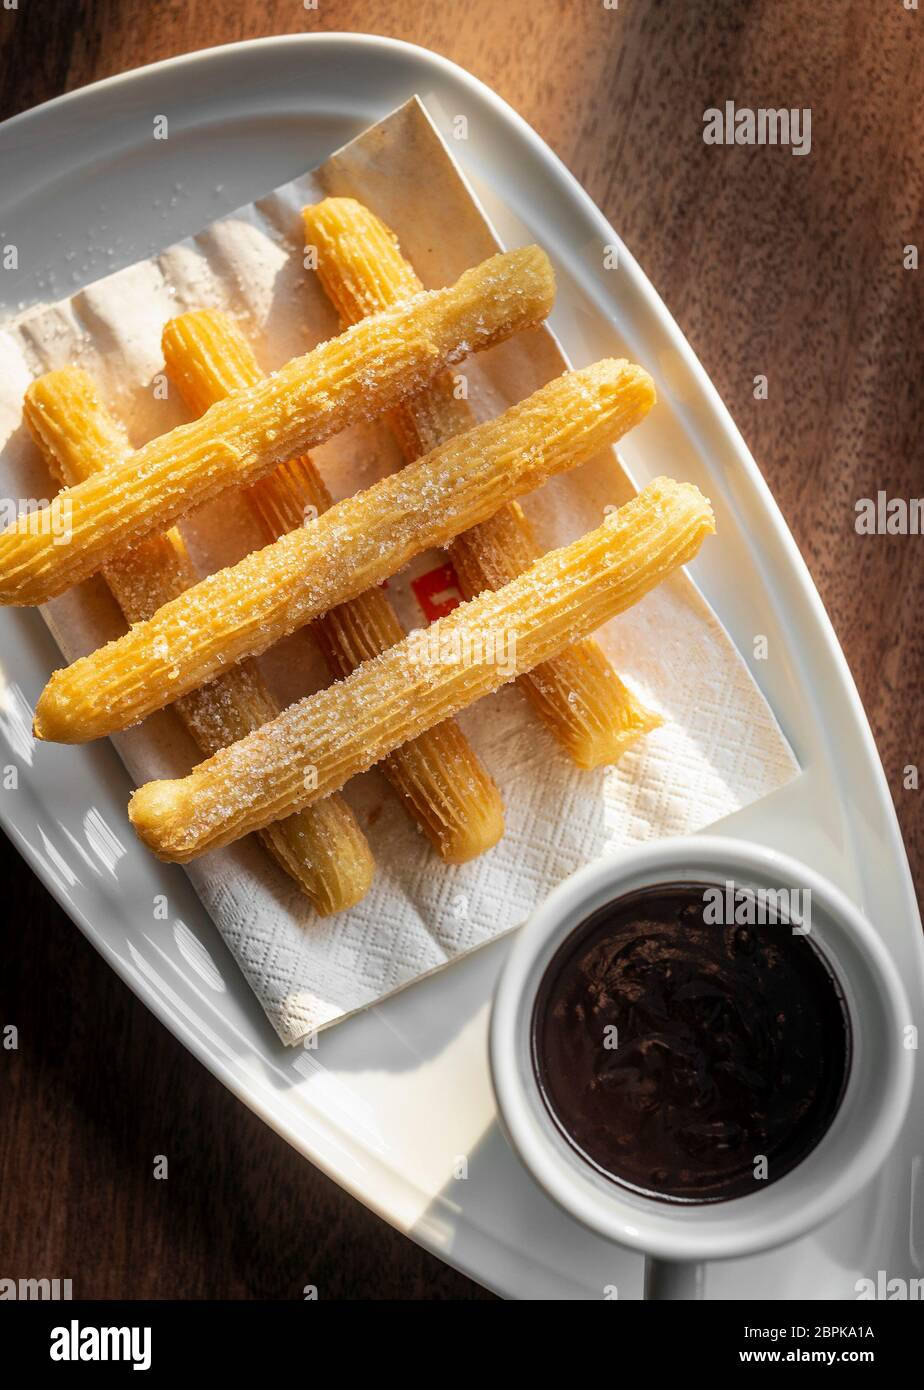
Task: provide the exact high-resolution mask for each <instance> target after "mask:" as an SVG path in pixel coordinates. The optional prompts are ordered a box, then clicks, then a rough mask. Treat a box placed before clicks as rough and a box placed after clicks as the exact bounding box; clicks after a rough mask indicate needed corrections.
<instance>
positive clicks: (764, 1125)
mask: <svg viewBox="0 0 924 1390" xmlns="http://www.w3.org/2000/svg"><path fill="white" fill-rule="evenodd" d="M707 886H708V885H704V884H670V885H661V886H659V887H657V888H653V889H645V890H641V891H639V892H636V893H632V894H630V895H628V896H626V897H623V898H621V899H619V900H618V901H617V902H615V903H612V904H610V905H608V906H607V907H605V908H602V909H601V910H600V911H599V912H597V913H596V914H594V916H592V917H591V918H590V919H588V921H587V922H585V923H584V924H583V925H582V926H580V927H578V928H577V930H576V931H575V932H574V933H572V935H571V936H570V937H569V938H568V940H567V941H566V942H565V943H564V944H563V945H562V947H561V948H560V950H559V951H558V953H557V955H556V956H555V958H554V959H553V961H552V962H551V964H550V966H549V969H548V971H547V972H546V976H545V978H544V980H543V982H542V985H541V986H540V990H539V994H538V997H537V1001H536V1008H535V1012H534V1018H533V1056H534V1064H535V1068H536V1073H537V1076H538V1079H539V1083H540V1086H541V1089H542V1092H543V1095H544V1097H545V1101H546V1104H547V1105H548V1108H549V1110H550V1112H551V1114H552V1116H553V1118H554V1119H555V1120H556V1122H557V1124H558V1125H559V1127H560V1128H561V1130H562V1131H563V1133H564V1134H565V1135H566V1137H567V1138H568V1139H569V1141H570V1142H571V1143H572V1144H573V1145H574V1147H575V1148H577V1149H578V1151H579V1152H580V1153H581V1154H582V1155H583V1156H584V1157H585V1158H586V1159H587V1160H588V1161H590V1162H591V1163H592V1164H594V1165H595V1166H596V1167H597V1168H599V1169H601V1170H602V1171H603V1172H604V1173H606V1174H607V1175H608V1176H610V1177H612V1178H613V1179H615V1180H616V1181H618V1182H621V1183H623V1184H625V1185H627V1186H630V1187H632V1188H634V1189H637V1190H640V1191H643V1192H645V1193H647V1194H649V1195H651V1196H655V1197H661V1198H664V1199H668V1200H677V1201H697V1202H706V1201H719V1200H723V1199H728V1198H731V1197H738V1196H743V1195H744V1194H746V1193H748V1192H751V1191H754V1190H756V1189H759V1188H761V1187H763V1186H765V1185H766V1183H767V1182H772V1181H774V1180H775V1179H777V1178H780V1177H782V1176H783V1174H784V1173H786V1172H788V1171H789V1170H790V1169H791V1168H792V1167H794V1165H795V1164H796V1163H798V1162H799V1161H800V1160H801V1159H802V1158H804V1157H805V1155H806V1154H807V1153H809V1152H810V1151H811V1150H812V1149H813V1148H814V1147H815V1145H816V1144H817V1143H818V1141H819V1140H820V1139H821V1137H822V1135H823V1134H824V1132H825V1130H826V1129H827V1128H828V1126H829V1125H830V1123H831V1120H832V1119H833V1117H834V1114H835V1112H836V1110H837V1107H838V1104H839V1102H840V1097H841V1094H842V1092H843V1088H844V1084H845V1080H846V1075H847V1070H848V1066H849V1056H850V1031H849V1021H848V1018H847V1013H846V1009H845V1006H844V1002H843V998H842V995H841V993H840V989H839V987H838V986H837V984H836V982H835V980H834V977H833V976H832V974H831V972H830V970H829V968H828V966H827V964H826V962H825V961H824V959H823V958H822V956H821V954H820V952H819V951H818V950H817V949H816V948H815V946H814V945H813V944H812V940H811V936H810V935H803V934H796V935H794V934H793V930H792V927H791V926H790V925H789V924H788V923H787V922H768V923H766V924H765V925H759V924H758V925H740V924H738V923H735V922H729V923H727V924H726V923H722V924H713V923H711V922H709V921H707V920H705V917H704V893H705V891H706V888H707ZM613 1030H615V1032H614V1031H613ZM614 1043H615V1046H614V1045H613V1044H614ZM761 1156H763V1158H764V1159H765V1162H764V1163H761V1161H760V1159H761ZM762 1173H763V1174H765V1176H760V1174H762Z"/></svg>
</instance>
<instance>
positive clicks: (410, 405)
mask: <svg viewBox="0 0 924 1390" xmlns="http://www.w3.org/2000/svg"><path fill="white" fill-rule="evenodd" d="M303 218H304V222H305V232H306V237H307V239H308V241H310V242H311V243H312V244H313V245H314V246H315V248H316V250H317V256H318V267H317V269H318V275H319V277H320V279H321V283H322V284H323V285H324V288H325V290H326V291H327V294H328V295H329V297H330V299H331V301H332V302H333V304H334V306H335V308H336V309H337V311H338V313H339V314H340V317H341V319H342V321H343V323H344V325H345V326H347V325H350V324H353V323H357V322H359V321H360V320H361V319H363V318H365V317H366V316H367V315H369V314H375V313H379V312H381V311H382V310H383V309H388V308H391V307H392V306H393V305H395V304H400V303H401V302H402V301H403V300H406V299H408V298H410V297H411V296H412V295H414V294H418V293H419V292H420V291H421V290H422V289H423V284H422V283H421V281H420V279H419V278H418V276H417V273H416V272H415V270H414V268H413V266H412V265H411V264H410V263H409V262H408V261H407V260H405V258H404V256H403V255H402V253H401V248H400V246H399V245H398V239H397V237H396V236H395V234H394V232H392V231H391V229H390V228H389V227H387V226H386V225H385V224H384V223H383V222H382V221H381V220H380V219H379V218H378V217H376V216H375V214H374V213H373V212H371V211H370V209H369V208H367V207H365V206H364V205H363V204H362V203H358V202H357V201H356V200H355V199H354V198H325V199H324V200H323V202H320V203H316V204H314V205H312V206H311V207H306V208H305V209H304V212H303ZM389 422H390V424H391V426H392V429H393V431H394V433H395V435H396V436H397V439H398V442H399V443H400V445H401V448H402V451H403V453H404V456H405V458H406V459H407V460H408V461H410V460H412V459H415V458H419V457H420V455H421V454H425V453H428V452H429V451H430V450H431V449H435V448H436V447H437V446H438V445H440V444H443V443H445V441H446V440H447V439H451V438H452V437H453V435H456V434H461V433H462V432H463V431H465V430H467V429H470V428H471V427H472V425H473V424H474V423H475V416H474V413H473V411H472V409H471V407H470V406H469V404H468V401H467V400H466V399H465V397H464V396H461V395H460V394H459V391H458V383H457V382H456V381H455V380H454V379H453V377H452V376H451V375H450V374H449V373H448V372H440V373H439V374H438V375H437V376H436V377H434V379H433V381H432V382H431V383H430V385H429V386H428V387H425V388H424V390H423V391H421V392H420V393H419V394H417V395H415V396H408V397H407V398H406V399H405V400H403V401H402V402H401V403H400V405H398V406H397V407H396V408H395V409H394V410H393V411H392V412H391V413H390V415H389ZM449 554H450V558H451V559H452V562H453V565H454V568H455V571H456V574H457V576H458V579H459V583H460V586H461V588H462V592H463V593H464V594H465V596H466V598H474V597H475V595H477V594H480V593H481V592H482V590H483V589H486V588H491V589H498V588H500V587H501V585H503V584H506V583H508V582H509V581H510V580H511V579H514V578H515V577H516V576H517V575H518V574H522V572H523V570H525V569H527V568H528V567H529V565H531V564H532V563H533V561H534V560H535V559H536V558H537V557H538V555H539V554H540V551H539V548H538V546H537V545H536V543H535V539H534V537H533V535H532V532H531V528H530V526H529V523H528V521H527V519H526V516H525V514H524V512H523V509H522V508H521V507H520V505H519V504H518V503H516V502H510V503H507V504H506V505H505V506H503V507H501V509H500V511H499V512H497V513H496V514H495V516H493V517H489V518H488V520H487V521H483V522H482V523H481V524H480V525H479V526H476V527H474V529H473V530H471V531H466V532H465V533H464V534H463V535H461V536H458V537H457V538H456V539H455V541H453V543H452V545H451V546H450V547H449ZM518 684H519V686H520V689H521V690H522V691H523V693H524V695H525V696H526V697H527V699H528V700H529V702H530V704H531V705H532V706H533V708H534V709H535V710H536V712H537V714H538V715H539V716H540V718H541V719H542V720H543V722H544V723H545V724H546V726H547V727H548V728H549V729H550V731H551V732H552V734H553V735H554V736H555V738H556V739H558V741H559V742H560V743H561V744H562V746H563V747H564V748H565V749H566V750H567V752H568V753H569V754H570V755H571V757H572V758H573V759H574V761H575V762H576V763H577V765H578V766H579V767H583V768H592V767H598V766H600V765H601V764H604V763H613V762H616V761H617V760H618V759H619V758H620V757H621V756H622V754H623V753H624V752H625V751H626V749H627V748H629V747H630V746H631V745H632V744H633V743H635V741H636V740H637V739H638V738H640V737H641V735H642V734H645V733H648V732H649V731H650V730H651V729H654V728H657V727H658V725H659V724H660V723H661V722H662V721H661V719H660V716H659V715H657V714H654V713H653V712H652V711H651V710H648V709H646V708H645V706H644V705H643V704H642V703H641V701H640V700H638V699H637V697H636V696H635V695H634V694H633V693H632V692H631V691H630V690H629V689H628V687H627V686H626V685H625V684H624V683H623V682H622V681H621V680H620V679H619V677H618V676H617V674H616V672H615V671H614V670H613V668H612V666H611V665H610V663H609V661H608V660H607V659H606V656H605V655H604V653H603V651H602V650H601V648H600V646H599V644H598V643H597V642H595V641H594V640H593V639H592V638H586V639H585V640H584V641H582V642H575V643H574V644H573V645H572V646H570V647H567V648H565V650H564V651H561V652H559V653H558V655H557V656H555V657H553V658H552V659H551V660H550V661H548V662H544V663H543V664H542V665H540V666H537V667H536V668H535V670H533V671H528V672H525V673H524V674H523V675H522V676H520V678H519V681H518Z"/></svg>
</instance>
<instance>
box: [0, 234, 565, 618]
mask: <svg viewBox="0 0 924 1390" xmlns="http://www.w3.org/2000/svg"><path fill="white" fill-rule="evenodd" d="M554 291H555V282H554V277H553V275H552V269H551V266H550V265H549V260H548V257H547V256H546V255H545V253H544V252H543V251H540V249H539V247H538V246H532V247H526V248H525V249H524V250H522V251H511V252H509V253H508V254H506V255H503V256H493V257H491V259H490V260H487V261H484V262H483V263H482V264H481V265H479V266H475V267H474V268H473V269H472V270H467V271H466V272H465V274H464V275H462V276H461V277H460V278H459V279H458V280H457V281H456V283H455V284H454V285H451V286H449V287H448V288H447V289H444V290H434V291H433V292H432V293H430V294H421V295H417V296H416V297H415V298H414V300H413V301H409V302H408V303H406V304H402V305H399V306H398V307H397V308H395V309H392V310H389V311H388V312H386V313H384V314H374V315H373V316H372V317H371V318H368V319H364V320H363V322H362V323H358V324H356V326H355V327H354V328H351V329H349V330H348V331H347V332H346V333H341V334H340V336H339V337H337V338H331V339H330V341H329V342H326V343H321V345H320V346H319V347H316V348H314V349H313V350H312V351H311V352H308V353H306V354H305V355H304V356H303V357H296V358H293V360H292V361H291V362H289V363H287V364H286V366H284V367H282V368H281V369H280V371H278V372H276V373H274V375H273V376H270V377H267V378H265V380H263V381H260V382H258V383H257V384H256V385H255V386H251V387H249V388H248V389H247V390H245V391H242V392H236V393H235V394H234V395H233V396H229V397H228V398H227V399H226V400H223V401H219V402H218V404H217V405H214V406H212V408H211V410H208V411H206V413H205V415H203V416H202V418H201V419H200V420H196V421H194V422H193V423H192V424H189V425H179V426H178V427H177V428H176V429H173V430H170V431H169V432H168V433H167V434H164V435H161V436H160V438H159V439H153V440H152V441H151V442H150V443H149V444H146V445H145V446H144V448H143V449H139V450H138V452H137V453H135V454H131V455H130V456H129V457H128V458H126V459H124V460H123V461H122V462H121V463H119V464H117V465H116V466H115V467H114V468H110V469H108V470H107V472H106V476H105V477H102V476H99V475H98V474H97V473H94V474H93V475H92V476H91V477H89V478H85V479H84V481H83V482H81V483H77V484H75V486H74V487H71V488H66V489H65V490H64V491H63V492H62V493H60V494H59V496H58V497H57V498H55V500H54V501H53V502H52V503H51V504H50V506H47V507H40V508H38V509H36V510H35V511H33V512H30V513H28V514H26V515H23V516H19V517H17V519H16V520H15V521H14V522H12V523H11V524H10V525H9V526H7V527H6V529H5V530H4V531H3V532H0V603H44V602H45V600H46V599H49V598H53V597H54V595H55V594H60V593H62V592H63V591H64V590H65V589H67V588H69V587H70V586H71V585H72V584H77V583H79V581H80V580H81V579H86V578H87V576H88V575H91V574H94V573H95V572H96V571H97V570H98V569H100V567H101V566H102V565H103V564H104V563H105V561H106V560H109V559H111V558H112V557H113V556H114V555H117V554H119V552H120V551H123V550H125V549H126V548H127V547H128V546H129V545H134V544H135V543H136V542H137V541H139V540H141V539H143V537H145V536H149V535H151V534H153V533H156V532H158V531H164V530H166V528H167V527H168V526H169V525H170V524H171V523H172V522H174V521H176V520H177V519H178V518H179V517H181V516H183V515H184V513H186V512H188V511H190V510H192V508H193V507H197V506H199V505H200V503H203V502H207V501H208V500H209V498H211V497H215V496H217V495H218V493H220V492H222V491H223V490H224V489H225V488H226V487H232V486H244V485H245V484H247V483H252V482H256V480H257V478H259V477H260V476H262V475H263V474H264V473H268V472H269V471H270V469H271V468H273V467H274V466H275V465H276V464H277V463H284V462H285V461H286V459H290V458H295V457H296V456H297V455H298V454H301V453H303V452H304V450H306V449H309V448H311V447H312V446H313V445H315V444H319V443H320V442H321V441H322V440H324V439H327V438H329V437H330V436H331V435H333V434H336V433H337V432H338V431H339V430H342V429H345V428H346V426H347V425H350V424H353V423H355V422H356V421H357V420H362V419H373V418H375V417H376V416H377V415H380V414H381V413H382V411H383V410H388V409H390V408H391V407H392V406H393V405H395V404H397V402H398V400H400V399H401V397H402V396H405V395H407V394H408V393H409V392H412V391H419V390H420V389H421V388H422V387H423V386H424V384H425V383H426V382H427V381H429V380H430V378H431V377H432V376H433V375H434V374H435V373H436V372H437V371H439V369H440V368H441V367H444V366H446V364H447V363H448V362H452V361H455V360H456V359H457V358H459V357H464V356H466V355H467V354H468V353H469V352H470V351H473V350H476V349H480V348H484V347H488V346H489V345H490V344H491V343H495V342H498V341H499V340H500V339H502V338H507V337H509V336H510V335H511V334H512V333H516V332H517V331H518V330H519V329H521V328H525V327H527V326H529V325H530V324H534V323H537V322H538V321H539V320H540V319H542V318H544V317H545V315H546V314H547V313H548V312H549V309H550V308H551V305H552V300H553V297H554ZM62 523H63V525H62Z"/></svg>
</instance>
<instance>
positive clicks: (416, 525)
mask: <svg viewBox="0 0 924 1390" xmlns="http://www.w3.org/2000/svg"><path fill="white" fill-rule="evenodd" d="M364 322H371V320H364ZM361 326H362V325H357V327H361ZM653 399H654V387H653V384H652V381H651V378H650V377H649V375H648V373H647V372H645V371H643V370H642V368H641V367H636V366H633V365H632V364H631V363H628V362H625V361H611V360H605V361H602V362H598V363H596V364H595V365H594V366H592V367H586V368H584V369H582V370H581V371H577V372H568V373H565V375H564V376H561V377H558V378H557V379H556V380H555V381H552V382H549V383H548V385H546V386H544V387H542V388H541V390H539V391H536V392H535V393H534V394H533V395H532V396H530V397H529V398H528V399H527V400H525V401H522V402H521V403H520V404H519V405H515V406H512V407H511V408H510V409H509V410H507V411H505V412H504V414H503V415H501V416H499V417H498V418H497V419H496V420H489V421H487V422H486V423H485V424H483V425H478V426H476V428H474V429H472V430H469V431H467V432H466V433H465V434H462V435H458V436H457V437H456V438H454V439H451V440H449V441H448V442H447V443H446V444H444V445H441V446H440V448H438V449H435V450H433V451H432V452H431V453H429V454H427V455H425V456H424V457H423V458H422V459H419V460H418V461H417V462H416V463H411V464H408V465H407V467H406V468H404V469H402V470H401V471H400V472H398V473H395V474H392V475H391V476H389V477H387V478H383V479H381V481H380V482H378V483H376V484H374V486H372V487H370V488H368V489H367V490H366V491H365V492H362V493H360V494H358V495H357V496H356V497H351V498H347V499H346V500H344V501H342V502H339V503H337V504H336V505H335V506H333V507H331V508H330V510H329V511H327V512H325V513H323V515H321V516H319V517H318V519H317V520H316V521H314V522H313V523H312V524H311V525H310V526H305V527H302V528H301V529H300V530H299V531H293V532H291V533H290V534H289V535H287V536H283V537H282V538H281V539H280V540H278V541H276V542H275V543H274V544H273V545H270V546H267V547H266V548H265V549H263V550H261V551H257V552H256V553H254V554H252V555H249V556H247V557H246V559H244V560H241V561H240V562H239V563H238V564H237V565H233V566H230V567H229V568H228V569H224V570H220V571H219V572H218V573H217V574H213V575H210V576H209V577H208V578H207V579H205V580H203V581H202V582H201V583H199V584H197V585H196V586H195V587H194V588H192V589H190V590H188V591H187V592H186V593H185V594H182V595H181V596H180V597H179V598H176V599H174V600H173V601H172V602H171V603H168V604H166V605H165V606H164V607H163V608H161V609H160V610H159V611H158V612H157V613H156V614H155V615H154V616H153V617H152V618H150V619H148V621H147V622H144V623H138V624H136V625H135V626H134V627H133V628H132V629H131V631H129V632H128V633H126V634H125V636H124V637H121V638H119V639H117V640H116V641H114V642H110V643H109V644H108V645H107V646H105V647H102V648H100V650H99V651H97V652H94V653H93V654H92V655H90V656H87V657H83V658H82V659H81V660H80V661H76V662H74V664H73V665H72V666H69V667H66V668H65V669H64V670H61V671H57V672H56V673H55V675H54V676H53V677H52V678H51V680H50V681H49V683H48V685H47V686H46V687H45V690H44V691H43V692H42V695H41V697H40V699H39V702H38V706H37V708H36V714H35V732H36V735H37V737H39V738H46V739H55V740H58V741H59V742H65V743H68V742H71V743H75V742H81V741H83V740H85V739H90V738H98V737H100V736H102V735H103V734H108V733H112V732H113V731H115V730H117V729H122V728H125V727H126V726H128V725H129V724H133V723H136V722H137V721H138V720H140V719H143V718H144V716H145V715H147V714H150V713H151V712H152V711H153V710H155V709H159V708H161V707H162V706H163V705H165V704H168V703H170V701H172V700H174V699H177V698H178V697H179V696H180V695H183V694H186V693H187V691H189V690H192V689H195V688H196V686H198V685H202V684H204V683H205V682H206V681H207V680H210V679H211V678H212V676H213V675H215V674H216V673H217V672H218V671H219V670H221V669H222V668H223V667H226V666H227V665H230V664H233V663H234V662H237V661H240V660H241V659H242V658H243V657H245V656H251V655H255V654H257V653H259V652H261V651H265V650H266V648H267V647H269V646H270V645H271V644H272V643H273V642H275V641H277V640H278V639H279V638H281V637H283V636H285V635H286V634H287V633H289V632H292V631H294V629H295V628H297V627H301V626H303V625H304V624H305V623H308V622H310V621H311V620H312V619H314V618H316V617H318V616H320V614H322V613H324V612H327V611H328V610H329V609H330V608H332V607H334V606H335V605H336V604H338V603H342V602H344V601H345V600H347V599H351V598H354V597H356V595H357V594H360V593H362V592H363V590H365V589H368V588H371V587H372V586H373V585H375V584H377V583H379V582H380V581H381V580H382V579H384V578H385V577H386V576H388V575H390V574H394V573H395V572H396V570H398V569H400V568H401V566H402V565H403V564H405V563H406V562H407V561H408V560H409V559H411V558H412V556H414V555H415V554H418V553H419V552H420V551H421V550H425V549H427V548H428V547H429V546H432V545H442V544H445V543H446V542H447V541H450V540H452V539H453V538H454V537H455V536H457V535H459V534H460V532H462V531H464V530H467V529H468V528H469V527H471V526H473V525H474V524H476V523H477V522H479V521H482V520H484V519H486V518H487V517H489V516H492V515H493V514H494V513H495V512H496V511H497V509H498V507H499V506H500V505H501V503H502V502H504V501H505V500H506V499H507V498H509V497H511V496H514V497H515V496H519V495H520V494H522V493H524V492H528V491H529V490H530V489H532V488H534V487H537V486H538V485H539V483H541V482H543V481H544V480H545V479H546V478H547V477H550V476H551V475H552V474H554V473H558V472H562V471H564V470H565V469H568V468H572V467H574V466H576V465H577V464H579V463H581V462H583V461H584V460H585V459H586V458H589V457H590V456H591V455H592V454H594V453H595V452H596V450H597V449H599V448H600V447H602V445H604V444H606V443H611V442H612V441H613V440H614V439H617V438H618V437H619V436H620V435H622V434H623V433H624V432H625V431H626V430H628V429H630V428H631V427H632V426H633V425H634V424H636V423H637V422H638V421H639V420H640V419H642V417H643V416H644V415H645V413H646V411H647V410H648V409H649V407H650V405H651V404H652V401H653ZM220 408H221V407H220V406H214V407H213V408H212V409H213V410H217V409H220ZM211 413H212V411H210V412H209V414H211Z"/></svg>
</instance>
